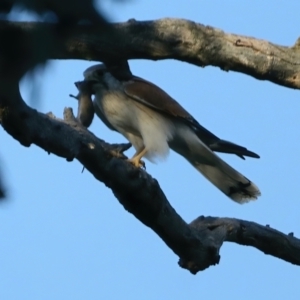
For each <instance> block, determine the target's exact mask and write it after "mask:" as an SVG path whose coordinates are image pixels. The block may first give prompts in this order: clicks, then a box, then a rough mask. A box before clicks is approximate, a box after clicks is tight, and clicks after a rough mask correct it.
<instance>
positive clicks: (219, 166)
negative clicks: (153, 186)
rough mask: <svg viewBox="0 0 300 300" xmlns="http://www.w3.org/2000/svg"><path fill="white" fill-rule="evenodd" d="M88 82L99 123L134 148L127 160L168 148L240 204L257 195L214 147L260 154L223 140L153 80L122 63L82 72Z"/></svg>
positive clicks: (150, 157)
mask: <svg viewBox="0 0 300 300" xmlns="http://www.w3.org/2000/svg"><path fill="white" fill-rule="evenodd" d="M83 75H84V78H85V81H89V82H90V83H91V84H92V93H93V94H94V109H95V112H96V114H97V116H98V117H99V118H100V119H101V120H102V121H103V123H104V124H105V125H106V126H107V127H109V128H110V129H112V130H115V131H118V132H119V133H121V134H122V135H123V136H124V137H125V138H126V139H127V140H129V141H130V143H131V144H132V145H133V147H134V148H135V150H136V152H135V154H134V155H133V157H132V158H131V159H129V162H130V163H132V164H133V165H134V166H135V167H141V166H143V162H142V160H141V159H142V158H143V157H144V158H147V159H148V160H150V161H153V160H155V159H163V158H165V157H166V156H167V155H168V153H169V149H172V150H173V151H175V152H177V153H178V154H180V155H181V156H183V157H184V158H185V159H186V160H187V161H188V162H189V163H190V164H191V165H193V166H194V167H195V168H196V169H197V170H198V171H199V172H200V173H201V174H202V175H203V176H204V177H206V178H207V179H208V180H209V181H210V182H211V183H212V184H214V185H215V186H216V187H217V188H218V189H219V190H220V191H222V192H223V193H224V194H225V195H227V196H228V197H229V198H230V199H232V200H234V201H236V202H238V203H245V202H248V201H250V200H255V199H257V197H258V196H259V195H260V191H259V189H258V188H257V186H256V185H255V184H254V183H253V182H251V181H250V180H249V179H247V178H246V177H245V176H243V175H242V174H240V173H239V172H238V171H236V170H235V169H233V168H232V167H231V166H229V165H228V164H227V163H226V162H224V161H223V160H222V159H221V158H220V157H218V156H217V155H216V154H215V153H214V151H216V152H223V153H231V154H236V155H237V156H239V157H241V158H243V159H245V158H244V156H249V157H254V158H259V156H258V155H257V154H256V153H254V152H251V151H249V150H248V149H247V148H245V147H242V146H239V145H237V144H234V143H231V142H228V141H225V140H222V139H220V138H218V137H217V136H215V135H214V134H213V133H211V132H210V131H208V130H207V129H205V128H204V127H203V126H201V125H200V124H199V123H198V122H197V121H196V120H195V119H194V118H193V116H192V115H191V114H189V113H188V112H187V111H186V110H185V109H184V108H183V107H182V106H181V105H180V104H179V103H178V102H177V101H175V100H174V99H173V98H172V97H171V96H169V95H168V94H167V93H166V92H165V91H163V90H162V89H161V88H159V87H158V86H156V85H155V84H153V83H151V82H149V81H147V80H145V79H142V78H140V77H137V76H134V75H133V74H132V73H131V71H130V68H129V65H128V63H127V61H126V62H122V63H119V64H116V65H109V64H107V66H106V65H105V64H98V65H94V66H92V67H90V68H88V69H86V70H85V71H84V74H83Z"/></svg>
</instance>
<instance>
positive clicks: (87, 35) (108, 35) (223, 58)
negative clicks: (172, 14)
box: [0, 19, 300, 89]
mask: <svg viewBox="0 0 300 300" xmlns="http://www.w3.org/2000/svg"><path fill="white" fill-rule="evenodd" d="M52 26H54V25H50V24H43V23H6V22H3V21H2V22H0V33H1V32H2V31H5V30H7V29H8V28H10V27H13V28H18V29H21V30H22V31H23V32H25V33H26V34H28V36H30V35H32V34H33V33H35V32H36V31H40V30H41V28H44V29H45V30H46V29H48V31H53V30H52V29H51V28H52ZM50 29H51V30H50ZM28 40H30V39H28ZM52 43H55V45H56V46H57V47H53V49H52V51H51V54H49V58H52V59H89V60H101V61H107V60H118V59H132V58H146V59H153V60H159V59H167V58H174V59H178V60H181V61H186V62H189V63H192V64H195V65H198V66H201V67H205V66H209V65H211V66H217V67H220V68H221V69H223V70H226V71H230V70H231V71H237V72H241V73H244V74H248V75H250V76H253V77H255V78H257V79H261V80H269V81H272V82H274V83H277V84H280V85H283V86H286V87H291V88H296V89H299V88H300V46H299V42H297V43H296V44H295V46H293V47H290V48H288V47H283V46H278V45H275V44H272V43H270V42H267V41H264V40H259V39H255V38H251V37H246V36H240V35H235V34H227V33H225V32H223V31H222V30H219V29H216V28H212V27H209V26H204V25H201V24H197V23H194V22H191V21H187V20H182V19H160V20H156V21H143V22H137V21H135V20H130V21H128V22H125V23H118V24H112V26H111V28H110V29H108V28H104V27H103V26H83V25H82V26H79V25H78V26H74V27H72V29H70V30H66V31H65V32H64V34H63V38H62V35H60V36H59V38H57V40H56V41H52Z"/></svg>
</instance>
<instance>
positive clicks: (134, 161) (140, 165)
mask: <svg viewBox="0 0 300 300" xmlns="http://www.w3.org/2000/svg"><path fill="white" fill-rule="evenodd" d="M127 161H128V162H129V163H131V164H132V165H134V166H135V167H136V168H143V169H145V170H146V164H145V162H144V161H143V160H141V159H136V158H131V159H127Z"/></svg>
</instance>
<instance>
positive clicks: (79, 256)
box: [0, 0, 300, 300]
mask: <svg viewBox="0 0 300 300" xmlns="http://www.w3.org/2000/svg"><path fill="white" fill-rule="evenodd" d="M102 7H103V9H104V10H105V11H106V12H107V15H108V16H110V18H111V20H113V21H126V20H128V19H130V18H135V19H137V20H152V19H158V18H162V17H177V18H186V19H190V20H192V21H195V22H199V23H202V24H205V25H210V26H213V27H217V28H220V29H222V30H224V31H226V32H231V33H236V34H242V35H248V36H253V37H257V38H261V39H266V40H269V41H271V42H273V43H276V44H279V45H285V46H292V45H293V44H294V43H295V41H296V40H297V38H298V37H299V36H300V31H299V28H300V20H299V11H300V2H298V1H288V2H285V3H284V4H283V2H282V1H273V2H272V4H271V2H269V1H265V2H262V1H207V0H205V1H199V0H198V1H196V0H195V1H183V0H182V1H179V0H175V1H170V0H167V1H157V0H152V1H145V0H144V1H128V3H127V4H111V3H110V1H103V4H102ZM21 17H22V19H26V18H27V15H23V16H21ZM90 65H92V62H86V61H71V60H69V61H51V62H50V63H49V65H48V67H47V69H46V70H45V71H44V72H39V73H38V76H36V78H35V79H36V86H38V87H39V88H38V89H37V90H35V93H32V85H31V84H30V81H28V80H27V79H26V78H25V79H24V80H23V81H22V84H21V90H22V94H23V97H24V98H25V100H26V102H27V103H29V104H31V105H32V106H34V107H35V108H37V109H38V110H40V111H42V112H45V113H46V112H49V111H52V112H53V113H54V114H55V115H56V116H58V117H62V112H63V109H64V107H66V106H72V107H73V108H74V109H75V108H76V102H75V101H74V99H72V98H69V97H68V95H69V94H70V93H73V94H76V89H75V86H74V84H73V83H74V82H75V81H78V80H81V79H82V72H83V70H84V69H85V68H87V67H89V66H90ZM130 65H131V69H132V72H133V73H134V74H135V75H138V76H140V77H143V78H145V79H147V80H150V81H152V82H154V83H156V84H157V85H159V86H160V87H162V88H163V89H164V90H165V91H167V92H168V93H169V94H170V95H171V96H173V97H174V98H175V99H176V100H177V101H179V102H180V103H181V104H182V105H183V106H184V107H185V108H186V109H187V110H188V111H189V112H190V113H192V114H193V116H194V117H195V118H196V119H197V120H198V121H199V122H200V123H201V124H202V125H203V126H205V127H206V128H208V129H209V130H210V131H212V132H213V133H215V134H216V135H218V136H219V137H222V138H224V139H226V140H230V141H232V142H235V143H238V144H240V145H243V146H246V147H247V148H248V149H251V150H253V151H255V152H257V153H259V154H260V155H261V159H259V160H256V159H251V158H249V159H247V160H246V161H242V160H241V159H239V158H237V157H235V156H229V155H221V156H222V158H224V159H225V160H226V161H227V162H228V163H230V164H231V165H232V166H233V167H235V168H236V169H237V170H239V171H240V172H242V173H243V174H244V175H245V176H247V177H248V178H250V179H251V180H252V181H253V182H255V183H256V184H257V185H258V186H259V187H260V189H261V192H262V196H261V197H260V198H259V200H257V201H255V202H252V203H249V204H245V205H242V206H241V205H238V204H236V203H234V202H233V201H230V200H229V199H228V198H226V197H225V196H224V195H223V194H222V193H220V192H219V191H218V190H217V189H216V188H215V187H214V186H212V185H211V184H210V183H209V182H208V181H207V180H206V179H204V177H202V176H201V175H200V174H199V173H197V171H196V170H194V169H193V168H192V167H191V166H190V165H189V164H188V163H187V162H186V161H185V160H184V159H183V158H181V157H179V156H178V155H176V154H175V153H171V155H170V156H169V158H168V160H167V161H165V162H162V163H159V164H151V163H147V172H149V173H150V174H151V175H152V176H153V177H155V178H156V179H157V180H158V181H159V182H160V185H161V187H162V189H163V191H164V192H165V194H166V196H167V197H168V199H169V201H170V203H171V204H172V206H173V207H174V208H175V209H176V211H177V212H178V213H179V214H180V215H181V216H182V217H183V218H184V219H185V220H186V221H192V220H193V219H195V218H196V217H198V216H199V215H212V216H220V217H234V218H240V219H245V220H249V221H255V222H258V223H260V224H263V225H264V224H270V225H271V227H274V228H276V229H278V230H280V231H283V232H285V233H288V232H291V231H293V232H294V233H295V236H298V237H299V236H300V222H299V204H300V199H299V195H298V194H297V193H296V192H297V190H298V187H299V168H300V159H299V153H300V141H299V135H300V133H299V128H300V118H299V111H300V101H299V91H297V90H292V89H287V88H284V87H280V86H276V85H275V84H272V83H269V82H265V81H257V80H255V79H253V78H251V77H249V76H246V75H243V74H238V73H233V72H224V71H221V70H220V69H218V68H213V67H207V68H204V69H203V68H198V67H196V66H193V65H189V64H187V63H183V62H177V61H174V60H166V61H157V62H153V61H146V60H134V61H131V62H130ZM90 130H91V131H92V132H94V133H95V134H96V135H97V136H99V137H101V138H102V139H105V140H106V141H108V142H124V138H123V137H122V136H120V135H118V134H117V133H114V132H111V131H110V130H109V129H107V128H106V127H105V126H104V125H103V124H102V123H101V121H100V120H98V119H97V120H95V121H94V122H93V124H92V126H91V128H90ZM0 140H1V148H0V159H1V165H3V167H2V168H3V170H2V171H3V173H4V174H5V178H6V184H7V186H8V188H9V201H8V202H7V203H6V204H5V205H2V206H1V207H0V228H1V230H0V245H1V246H0V249H1V250H0V298H1V299H5V300H6V299H10V300H11V299H192V298H199V297H202V298H206V299H218V298H221V297H222V298H223V299H229V298H230V299H241V298H243V299H283V298H287V299H299V298H300V285H299V278H300V267H297V266H293V265H291V264H289V263H286V262H284V261H281V260H279V259H277V258H274V257H271V256H266V255H264V254H263V253H261V252H259V251H258V250H256V249H254V248H250V247H242V246H238V245H236V244H231V243H225V244H224V245H223V247H222V248H221V261H220V264H219V265H217V266H215V267H211V268H209V269H208V270H206V271H204V272H201V273H198V274H197V275H196V276H193V275H191V274H190V273H188V272H187V271H186V270H183V269H181V268H180V267H178V265H177V261H178V258H177V257H176V256H175V255H174V253H173V252H172V251H171V250H170V249H169V248H167V246H165V244H164V243H163V242H162V241H161V240H160V238H158V237H157V236H156V235H155V234H154V233H153V232H152V231H151V230H149V229H148V228H146V227H145V226H144V225H142V224H141V223H140V222H139V221H138V220H136V219H135V218H134V216H132V215H130V214H129V213H128V212H126V211H125V210H124V209H123V207H122V206H121V205H120V204H119V203H118V201H117V200H116V199H115V198H114V196H113V194H112V192H111V191H110V190H109V189H107V188H106V187H105V186H104V185H103V184H102V183H100V182H98V181H96V180H95V179H94V178H93V176H92V175H91V174H89V173H88V172H87V171H84V172H83V173H81V170H82V166H81V165H80V164H79V163H78V162H72V163H68V162H66V161H65V160H63V159H61V158H58V157H56V156H54V155H50V156H49V155H48V154H47V153H46V152H45V151H43V150H41V149H39V148H37V147H36V146H31V147H30V148H25V147H23V146H21V145H20V144H19V143H18V142H17V141H15V140H13V139H12V138H11V137H10V136H9V135H7V134H6V133H5V132H4V131H3V130H2V129H0ZM131 153H133V150H130V151H129V155H130V154H131Z"/></svg>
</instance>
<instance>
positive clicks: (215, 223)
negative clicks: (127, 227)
mask: <svg viewBox="0 0 300 300" xmlns="http://www.w3.org/2000/svg"><path fill="white" fill-rule="evenodd" d="M10 87H11V88H12V89H13V90H9V88H7V89H6V93H5V92H3V91H2V93H1V94H0V123H1V125H2V126H3V128H4V129H5V130H6V131H7V132H8V133H9V134H10V135H11V136H12V137H14V138H15V139H16V140H18V141H19V142H20V143H21V144H22V145H24V146H26V147H29V146H30V145H31V144H35V145H37V146H39V147H40V148H42V149H44V150H45V151H47V152H48V153H49V154H50V153H53V154H56V155H57V156H60V157H63V158H65V159H66V160H67V161H72V160H73V159H77V160H78V161H79V162H80V163H82V164H83V166H84V167H85V168H86V169H87V170H88V171H89V172H91V173H92V174H93V175H94V177H95V178H96V179H97V180H99V181H101V182H103V183H104V184H105V185H106V186H107V187H109V188H110V189H111V190H112V191H113V193H114V195H115V196H116V198H117V199H118V200H119V202H120V203H121V204H122V205H123V206H124V208H125V209H126V210H127V211H129V212H130V213H132V214H133V215H134V216H135V217H136V218H138V219H139V220H140V221H141V222H142V223H143V224H145V225H146V226H148V227H150V228H151V229H152V230H153V231H154V232H155V233H157V234H158V235H159V236H160V238H161V239H162V240H163V241H164V242H165V243H166V244H167V246H168V247H169V248H170V249H172V251H173V252H174V253H175V254H177V255H178V256H179V265H180V266H181V267H183V268H185V269H188V270H189V271H190V272H191V273H193V274H196V273H197V272H198V271H201V270H204V269H206V268H208V267H209V266H211V265H215V264H218V263H219V260H220V255H219V251H220V247H221V246H222V243H223V242H224V241H230V242H235V243H238V244H241V245H249V246H253V247H255V248H257V249H259V250H261V251H262V252H264V253H266V254H270V255H273V256H275V257H278V258H281V259H284V260H286V261H287V262H290V263H293V264H296V265H300V240H299V239H297V238H295V237H293V235H292V234H289V235H285V234H283V233H281V232H279V231H276V230H274V229H271V228H270V227H268V226H261V225H259V224H256V223H253V222H247V221H242V220H237V219H228V218H212V217H199V218H197V219H196V220H194V221H193V222H192V223H190V224H188V223H186V222H185V221H184V220H183V219H182V218H181V217H180V215H178V214H177V212H176V211H175V210H174V209H173V208H172V206H171V205H170V203H169V202H168V200H167V198H166V197H165V195H164V193H163V191H162V190H161V189H160V187H159V184H158V182H157V181H156V180H155V179H154V178H152V177H151V176H150V175H149V174H147V173H146V171H144V170H142V169H138V168H135V167H133V166H132V165H131V164H130V163H128V162H126V160H125V159H124V158H126V157H125V156H124V155H123V151H124V150H126V149H127V148H128V145H127V144H123V145H110V144H107V143H105V142H104V141H102V140H100V139H98V138H97V137H96V136H95V135H94V134H93V133H91V132H89V131H88V130H87V129H86V128H84V127H83V126H82V125H80V124H79V123H78V121H77V120H76V118H75V117H74V116H73V113H72V109H70V108H68V109H65V112H64V120H61V119H57V118H56V117H55V116H54V115H52V114H51V113H49V114H47V115H45V114H42V113H39V112H37V111H35V110H33V109H31V108H30V107H28V106H27V105H26V104H25V102H24V101H23V100H22V99H21V96H20V93H19V90H18V84H17V82H16V83H15V84H14V85H11V86H10ZM12 95H13V97H14V99H11V98H10V101H3V99H4V100H5V99H6V100H8V97H12ZM1 100H2V101H1ZM10 103H14V104H17V105H11V104H10Z"/></svg>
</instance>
